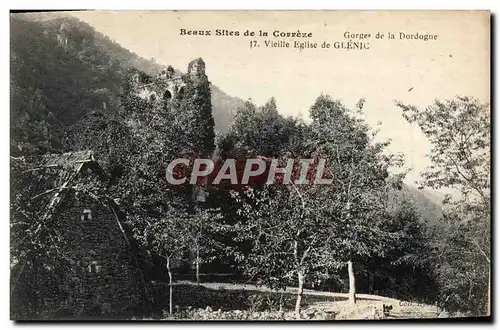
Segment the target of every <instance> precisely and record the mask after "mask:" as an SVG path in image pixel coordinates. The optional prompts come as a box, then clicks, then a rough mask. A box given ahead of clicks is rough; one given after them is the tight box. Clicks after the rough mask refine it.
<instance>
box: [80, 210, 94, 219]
mask: <svg viewBox="0 0 500 330" xmlns="http://www.w3.org/2000/svg"><path fill="white" fill-rule="evenodd" d="M85 220H89V221H90V220H92V211H91V210H90V209H84V210H83V213H82V221H85Z"/></svg>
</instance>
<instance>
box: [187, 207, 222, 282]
mask: <svg viewBox="0 0 500 330" xmlns="http://www.w3.org/2000/svg"><path fill="white" fill-rule="evenodd" d="M221 219H222V214H221V213H220V210H218V209H213V208H203V207H200V206H197V207H195V208H194V214H191V215H190V217H189V220H188V221H189V224H190V230H189V232H188V235H189V237H190V239H191V241H192V243H193V246H194V251H195V254H196V256H195V259H194V263H195V266H196V284H197V285H199V284H200V266H201V265H202V264H203V263H206V262H209V261H211V260H213V259H214V258H215V255H214V252H215V251H216V250H217V249H220V248H222V245H221V244H220V243H219V242H218V241H217V239H216V237H215V235H216V234H217V233H218V232H221V231H222V230H224V226H223V225H222V224H221V223H219V220H221Z"/></svg>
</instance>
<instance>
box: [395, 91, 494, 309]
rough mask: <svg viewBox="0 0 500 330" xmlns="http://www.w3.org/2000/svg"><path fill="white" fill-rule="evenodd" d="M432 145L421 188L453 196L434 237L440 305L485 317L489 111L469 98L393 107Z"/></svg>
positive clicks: (486, 306)
mask: <svg viewBox="0 0 500 330" xmlns="http://www.w3.org/2000/svg"><path fill="white" fill-rule="evenodd" d="M397 105H398V106H399V107H400V108H401V109H402V110H403V117H404V118H405V119H406V120H407V121H408V122H410V123H414V124H417V125H418V126H419V127H420V128H421V130H422V132H423V133H424V135H425V136H426V137H427V138H428V140H429V142H430V143H431V145H432V149H431V151H430V153H429V155H428V157H429V159H430V161H431V165H430V166H429V167H428V168H427V169H426V170H425V171H424V172H422V181H421V182H420V183H421V185H422V186H426V187H430V188H436V189H438V188H450V189H455V191H457V190H458V192H459V193H460V195H459V196H455V197H452V196H451V195H448V196H447V198H446V199H445V200H444V201H443V203H444V204H445V205H446V206H448V207H447V208H446V212H445V214H444V216H443V219H442V220H441V222H440V224H439V227H438V228H436V230H435V232H434V234H435V250H436V253H435V255H434V256H435V262H436V263H437V264H438V266H439V268H438V278H439V280H440V284H441V292H440V294H441V296H440V298H441V299H440V303H441V304H442V305H443V306H444V307H446V308H448V309H450V310H462V311H468V312H471V313H474V314H481V313H488V311H489V294H490V284H489V283H490V279H489V278H490V276H489V272H490V262H491V246H490V245H491V241H490V236H491V231H490V221H491V220H490V219H491V194H490V180H491V174H490V171H491V163H490V138H491V137H490V130H491V124H490V107H489V104H483V103H481V102H479V100H477V99H474V98H470V97H460V96H459V97H456V98H454V99H451V100H444V101H439V100H436V101H435V102H434V103H433V104H432V105H430V106H428V107H427V108H424V109H421V108H417V107H415V106H413V105H405V104H402V103H397Z"/></svg>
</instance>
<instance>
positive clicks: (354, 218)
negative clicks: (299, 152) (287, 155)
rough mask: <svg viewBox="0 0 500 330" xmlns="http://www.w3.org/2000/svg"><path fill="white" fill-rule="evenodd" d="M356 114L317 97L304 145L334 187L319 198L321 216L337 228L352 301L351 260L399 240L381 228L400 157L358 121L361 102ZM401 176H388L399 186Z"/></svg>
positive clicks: (376, 253) (380, 251)
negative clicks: (323, 166)
mask: <svg viewBox="0 0 500 330" xmlns="http://www.w3.org/2000/svg"><path fill="white" fill-rule="evenodd" d="M358 104H359V105H360V106H359V107H358V109H357V111H350V110H349V109H347V108H346V107H345V106H344V105H342V104H341V103H340V102H339V101H334V100H332V99H331V98H330V97H329V96H320V97H319V98H318V99H317V100H316V102H315V104H314V105H313V106H312V107H311V118H312V120H313V121H312V123H311V135H310V140H309V142H308V147H309V148H310V150H311V153H314V154H315V155H317V156H318V157H319V158H321V159H326V160H327V162H326V164H327V167H326V170H327V173H328V174H329V175H330V177H332V178H333V184H332V185H328V186H327V187H325V188H324V192H323V194H322V195H321V198H322V199H323V201H324V202H323V205H325V208H326V209H325V210H324V212H325V216H327V217H328V218H329V219H330V221H331V226H334V227H336V228H335V230H334V231H333V233H334V235H335V238H336V239H335V243H336V246H335V247H334V250H335V251H336V256H337V260H338V261H343V262H346V263H347V265H348V274H349V284H350V289H349V299H350V301H351V302H352V303H355V302H356V298H355V293H356V291H355V279H354V270H353V261H358V262H360V261H363V260H367V259H369V258H372V257H374V256H379V255H384V253H385V249H386V248H387V246H389V245H390V244H391V242H393V241H394V240H396V239H397V238H398V235H397V234H396V233H391V232H388V231H386V230H384V226H383V224H384V222H385V221H387V219H388V216H387V209H386V208H385V204H386V203H385V200H386V198H387V194H386V192H387V191H386V187H387V186H388V185H389V176H388V169H389V168H390V167H400V166H402V164H403V163H402V158H401V156H400V155H394V154H388V153H387V152H385V149H386V147H387V146H388V145H389V142H379V143H375V142H374V141H373V138H374V136H375V134H376V132H371V131H370V128H369V127H368V125H367V124H366V123H365V122H364V120H363V119H362V118H361V116H360V115H361V114H362V112H361V110H362V104H363V102H359V103H358ZM402 175H403V174H400V175H397V176H395V177H394V178H392V185H394V184H396V185H397V184H400V182H401V179H402Z"/></svg>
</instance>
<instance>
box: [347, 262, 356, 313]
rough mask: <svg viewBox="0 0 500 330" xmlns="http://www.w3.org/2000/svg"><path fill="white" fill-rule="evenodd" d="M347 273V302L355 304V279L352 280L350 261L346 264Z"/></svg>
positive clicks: (352, 272) (352, 271)
mask: <svg viewBox="0 0 500 330" xmlns="http://www.w3.org/2000/svg"><path fill="white" fill-rule="evenodd" d="M347 271H348V272H349V302H350V303H351V304H355V303H356V279H355V278H354V270H353V268H352V261H351V260H349V261H348V262H347Z"/></svg>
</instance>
